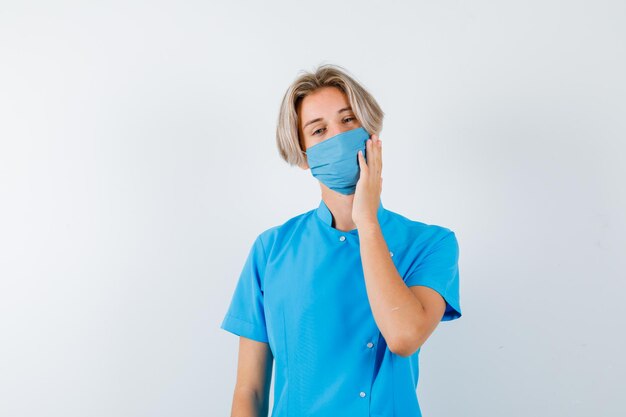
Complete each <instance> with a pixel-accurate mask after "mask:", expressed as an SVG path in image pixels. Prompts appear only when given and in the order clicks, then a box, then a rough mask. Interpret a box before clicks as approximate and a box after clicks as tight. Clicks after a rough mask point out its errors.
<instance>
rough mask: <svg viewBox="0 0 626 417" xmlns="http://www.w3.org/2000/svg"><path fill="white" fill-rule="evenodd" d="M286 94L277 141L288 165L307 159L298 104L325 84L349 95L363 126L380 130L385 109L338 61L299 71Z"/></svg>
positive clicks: (280, 115) (378, 131)
mask: <svg viewBox="0 0 626 417" xmlns="http://www.w3.org/2000/svg"><path fill="white" fill-rule="evenodd" d="M300 73H301V75H299V76H298V77H297V78H296V79H295V81H294V82H293V83H292V84H291V85H290V86H289V88H288V89H287V92H286V93H285V96H284V97H283V100H282V103H281V105H280V111H279V114H278V125H277V127H276V145H277V146H278V152H279V153H280V156H281V158H282V159H284V160H285V161H286V162H287V163H288V164H289V165H292V166H293V165H301V164H302V163H303V162H304V161H305V155H304V150H303V148H304V146H303V145H304V141H303V140H301V139H302V138H300V134H299V128H298V112H297V109H298V105H299V104H300V102H301V101H302V100H303V99H304V97H306V96H307V95H309V94H311V93H313V92H314V91H316V90H317V89H319V88H322V87H337V88H339V89H340V90H341V91H342V92H343V93H344V94H346V96H347V97H348V101H349V102H350V105H351V106H352V111H353V112H354V114H355V116H356V118H357V119H358V120H359V122H361V126H363V128H365V130H367V131H368V132H369V133H370V135H371V134H377V135H378V134H380V131H381V130H382V128H383V116H384V113H383V111H382V109H381V108H380V106H379V105H378V103H377V102H376V100H375V99H374V97H373V96H372V95H371V94H370V93H369V92H368V91H367V90H365V88H363V86H361V84H359V83H358V82H357V81H356V80H355V79H354V77H353V76H351V75H349V73H348V72H347V71H346V70H345V69H344V68H343V67H341V66H339V65H332V64H324V65H320V66H318V67H317V69H316V70H315V71H314V72H306V71H300Z"/></svg>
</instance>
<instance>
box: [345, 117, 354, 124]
mask: <svg viewBox="0 0 626 417" xmlns="http://www.w3.org/2000/svg"><path fill="white" fill-rule="evenodd" d="M355 119H356V117H346V118H345V119H343V122H344V123H349V122H351V121H353V120H355Z"/></svg>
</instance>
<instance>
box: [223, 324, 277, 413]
mask: <svg viewBox="0 0 626 417" xmlns="http://www.w3.org/2000/svg"><path fill="white" fill-rule="evenodd" d="M237 362H238V364H237V383H236V385H235V392H234V394H233V404H232V411H231V414H230V415H231V417H267V414H268V410H269V390H270V383H271V378H272V366H273V364H274V356H273V355H272V351H271V349H270V347H269V344H267V343H263V342H257V341H256V340H252V339H248V338H247V337H243V336H240V337H239V357H238V360H237Z"/></svg>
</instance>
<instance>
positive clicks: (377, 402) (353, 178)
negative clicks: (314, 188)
mask: <svg viewBox="0 0 626 417" xmlns="http://www.w3.org/2000/svg"><path fill="white" fill-rule="evenodd" d="M382 120H383V111H382V110H381V108H380V107H379V105H378V104H377V102H376V100H374V98H373V97H372V96H371V94H369V93H368V92H367V91H366V90H365V89H364V88H363V87H362V86H361V85H360V84H359V83H358V82H357V81H356V80H355V79H354V78H353V77H351V76H350V75H349V74H348V73H347V71H346V70H345V69H343V68H342V67H339V66H336V65H323V66H320V67H318V68H317V69H316V70H315V71H314V72H313V73H304V74H301V75H300V76H299V77H298V78H297V79H296V80H295V81H294V82H293V84H292V85H291V86H290V87H289V88H288V90H287V92H286V94H285V96H284V98H283V101H282V104H281V107H280V114H279V118H278V126H277V135H276V139H277V146H278V150H279V153H280V155H281V157H282V158H283V159H284V160H285V161H286V162H287V163H289V164H290V165H297V166H299V167H301V168H302V169H310V170H311V174H312V175H313V176H314V177H315V178H316V179H317V180H318V181H319V184H320V189H321V201H320V203H319V206H318V207H317V208H315V209H313V210H310V211H307V212H306V213H302V214H299V215H296V216H294V217H292V218H291V219H289V220H287V221H286V222H284V223H283V224H281V225H277V226H273V227H271V228H269V229H267V230H265V231H263V232H261V233H260V234H259V235H258V236H257V238H256V239H255V241H254V243H253V244H252V248H251V249H250V252H249V254H248V258H247V260H246V262H245V265H244V267H243V270H242V272H241V275H240V277H239V280H238V282H237V285H236V288H235V291H234V293H233V296H232V300H231V303H230V306H229V308H228V311H227V313H226V315H225V317H224V319H223V321H222V324H221V328H222V329H224V330H227V331H229V332H231V333H234V334H236V335H239V336H240V343H239V357H238V370H237V383H236V387H235V392H234V395H233V403H232V415H233V416H267V413H268V408H269V387H270V383H271V374H272V369H273V365H274V364H273V362H275V363H276V369H275V380H274V405H273V408H272V414H271V416H272V417H298V416H315V417H327V416H328V417H344V416H345V417H358V416H362V417H367V416H373V417H383V416H384V417H392V416H412V417H418V416H421V412H420V407H419V402H418V398H417V394H416V388H417V380H418V376H419V367H418V355H419V352H420V349H421V346H422V345H423V344H424V342H425V341H426V340H427V339H428V337H429V336H430V335H431V334H432V333H433V331H434V330H435V328H436V326H437V325H438V323H439V322H440V321H449V320H454V319H457V318H459V317H461V308H460V303H459V270H458V257H459V247H458V243H457V239H456V236H455V233H454V232H453V231H452V230H450V229H448V228H445V227H442V226H438V225H431V224H426V223H422V222H419V221H414V220H410V219H409V218H407V217H404V216H402V215H400V214H398V213H395V212H393V211H390V210H388V209H386V208H385V207H383V205H382V200H381V198H380V195H381V192H382V176H381V172H382V141H381V140H380V138H379V137H378V134H379V133H380V131H381V130H382ZM408 189H409V190H412V188H408Z"/></svg>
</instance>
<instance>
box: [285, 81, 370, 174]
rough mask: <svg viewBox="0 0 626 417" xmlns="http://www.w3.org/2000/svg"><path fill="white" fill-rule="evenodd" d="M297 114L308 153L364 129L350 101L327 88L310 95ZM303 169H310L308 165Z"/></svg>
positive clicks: (343, 95) (301, 104) (333, 88)
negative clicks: (344, 135)
mask: <svg viewBox="0 0 626 417" xmlns="http://www.w3.org/2000/svg"><path fill="white" fill-rule="evenodd" d="M297 112H298V115H299V118H298V119H299V121H298V130H299V133H300V139H301V141H302V144H303V145H304V149H305V150H306V149H309V148H310V147H311V146H313V145H316V144H318V143H320V142H323V141H325V140H326V139H329V138H331V137H333V136H335V135H337V134H339V133H341V132H345V131H346V130H352V129H356V128H357V127H361V122H359V121H358V120H357V118H356V116H355V115H354V112H353V111H352V109H351V108H350V102H349V101H348V97H347V96H346V95H345V94H344V93H343V92H342V91H341V90H340V89H338V88H336V87H323V88H320V89H318V90H316V91H315V92H313V93H311V94H309V95H308V96H306V97H305V98H304V99H303V100H302V101H301V102H300V105H299V106H298V109H297ZM305 158H306V155H305ZM300 167H301V168H302V169H308V168H309V166H308V163H306V162H305V163H304V165H300Z"/></svg>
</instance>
